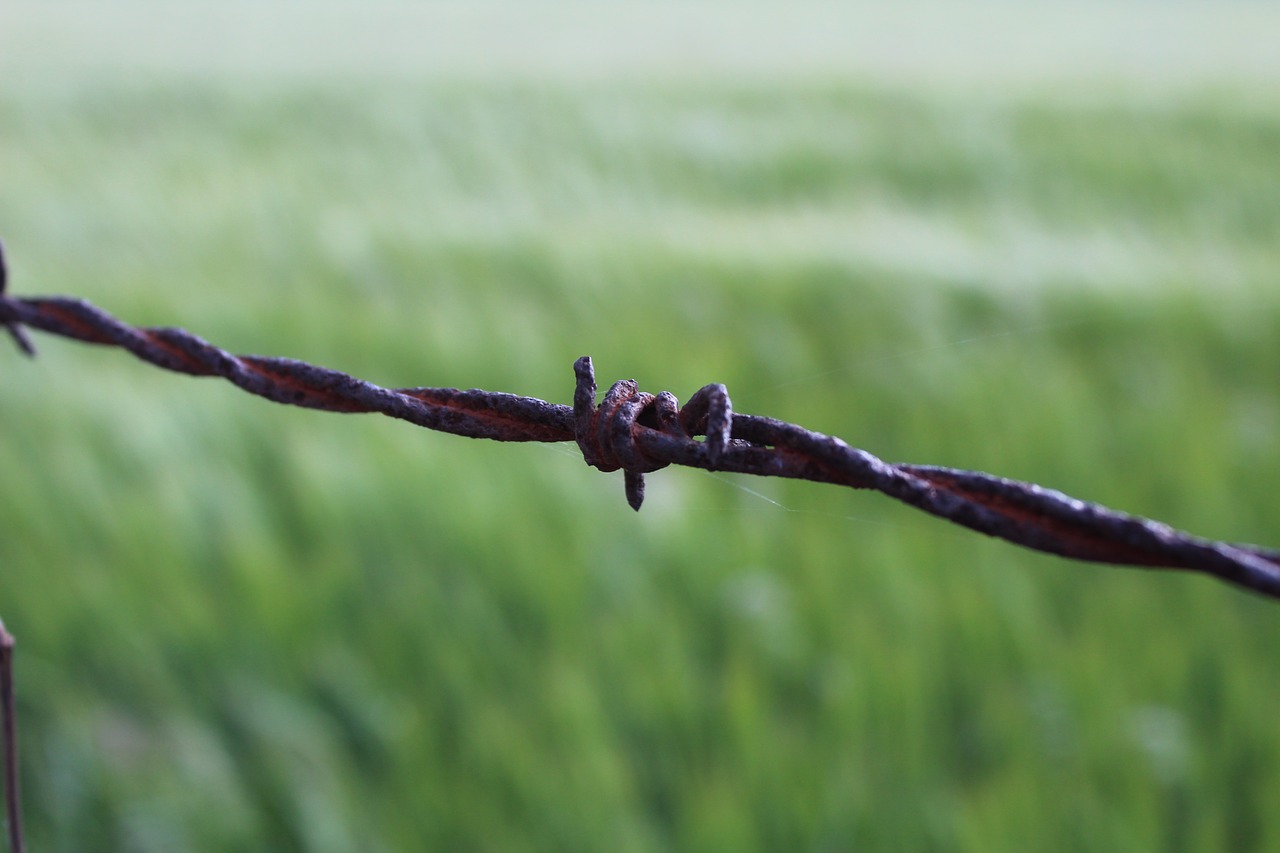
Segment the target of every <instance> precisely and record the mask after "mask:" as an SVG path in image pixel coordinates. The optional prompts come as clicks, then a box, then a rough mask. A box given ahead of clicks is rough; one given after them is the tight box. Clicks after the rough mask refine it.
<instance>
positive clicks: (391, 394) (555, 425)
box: [0, 262, 1280, 598]
mask: <svg viewBox="0 0 1280 853" xmlns="http://www.w3.org/2000/svg"><path fill="white" fill-rule="evenodd" d="M0 263H2V262H0ZM2 269H3V268H2V267H0V324H2V325H4V326H5V328H6V329H7V330H8V332H9V334H10V335H11V336H12V337H13V338H14V340H15V342H16V343H17V344H18V346H19V347H20V348H21V349H22V350H23V351H24V352H26V353H28V354H34V348H33V347H32V345H31V342H30V341H29V340H28V339H27V337H26V335H25V334H24V331H23V329H24V327H29V328H32V329H39V330H41V331H45V332H49V333H51V334H54V335H60V336H62V337H67V338H73V339H76V340H80V341H85V342H88V343H94V344H104V345H108V346H116V347H120V348H122V349H126V350H128V351H129V352H131V353H133V354H134V355H135V356H137V357H138V358H140V359H142V360H143V361H147V362H150V363H151V364H154V365H156V366H158V367H162V368H164V369H166V370H172V371H176V372H179V373H187V374H191V375H195V376H220V377H222V378H224V379H226V380H227V381H229V382H231V383H233V384H235V385H236V386H238V387H240V388H242V389H244V390H245V391H248V392H250V393H251V394H256V395H258V396H260V397H265V398H267V399H268V400H272V401H274V402H277V403H285V404H288V405H294V406H303V407H306V408H312V409H324V410H327V411H333V412H347V413H351V412H378V413H381V414H384V415H387V416H389V417H393V418H400V419H401V420H406V421H409V422H410V423H414V424H417V425H418V426H423V427H426V428H428V429H433V430H438V431H441V432H448V433H453V434H455V435H462V436H468V437H471V438H488V439H493V440H495V441H539V442H567V441H573V442H576V443H577V445H578V447H579V448H580V450H581V452H582V455H583V458H584V460H585V461H586V462H587V464H589V465H591V466H594V467H595V468H598V469H600V470H601V471H615V470H618V469H621V470H622V471H623V474H624V482H625V488H626V496H627V500H628V502H629V503H630V505H631V506H632V507H633V508H635V509H637V510H638V509H639V508H640V506H641V503H642V502H643V500H644V475H645V474H647V473H650V472H653V471H657V470H659V469H661V468H665V467H666V466H668V465H685V466H689V467H694V468H703V469H706V470H709V471H732V472H738V473H743V474H755V475H759V476H766V477H787V478H793V479H801V480H811V481H814V482H820V483H832V484H835V485H841V486H849V487H851V488H855V489H875V490H877V491H879V492H881V493H883V494H885V495H888V496H889V497H892V498H895V499H897V500H899V501H902V502H903V503H906V504H909V505H911V506H914V507H916V508H917V509H920V510H923V511H925V512H928V513H931V514H933V515H936V516H938V517H940V518H945V519H947V520H948V521H951V522H954V523H955V524H959V525H962V526H964V527H968V528H970V529H972V530H976V531H978V532H981V533H985V534H987V535H989V536H995V537H999V538H1001V539H1005V540H1008V541H1010V542H1013V543H1016V544H1019V545H1023V546H1025V547H1028V548H1032V549H1035V550H1038V551H1044V552H1047V553H1050V554H1057V555H1060V556H1063V557H1069V558H1072V559H1076V560H1086V561H1090V562H1097V563H1111V564H1119V565H1130V566H1138V567H1143V568H1152V569H1181V570H1188V571H1197V572H1203V573H1205V574H1209V575H1213V576H1214V577H1217V578H1219V579H1220V580H1223V581H1226V582H1228V583H1232V584H1235V585H1237V586H1241V587H1244V588H1246V589H1250V590H1253V591H1254V592H1257V593H1260V594H1262V595H1265V596H1269V597H1272V598H1280V551H1275V550H1271V549H1266V548H1261V547H1258V546H1255V545H1236V544H1229V543H1225V542H1215V541H1211V540H1208V539H1202V538H1199V537H1196V536H1192V535H1190V534H1188V533H1184V532H1182V531H1179V530H1175V529H1174V528H1172V527H1170V526H1168V525H1165V524H1162V523H1160V522H1156V521H1151V520H1149V519H1145V518H1140V517H1136V516H1131V515H1128V514H1125V513H1121V512H1117V511H1115V510H1111V509H1108V508H1106V507H1103V506H1100V505H1098V504H1093V503H1088V502H1086V501H1081V500H1077V499H1075V498H1071V497H1068V496H1066V495H1064V494H1062V493H1060V492H1057V491H1054V490H1051V489H1046V488H1042V487H1040V486H1037V485H1033V484H1030V483H1023V482H1018V481H1014V480H1006V479H1003V478H1001V477H996V476H993V475H990V474H984V473H980V472H976V471H962V470H955V469H950V468H941V467H936V466H930V465H911V464H891V463H888V462H885V461H883V460H881V459H879V458H877V457H875V456H873V455H872V454H870V453H868V452H866V451H865V450H859V449H857V448H854V447H851V446H849V445H848V444H846V443H845V442H844V441H841V440H840V439H838V438H835V437H832V436H828V435H823V434H822V433H818V432H812V431H810V430H807V429H804V428H802V427H799V426H796V425H795V424H790V423H785V422H783V421H778V420H774V419H773V418H767V417H760V416H755V415H744V414H738V413H736V412H734V411H733V409H732V405H731V403H730V400H729V394H728V392H727V390H726V389H725V387H724V386H723V385H707V386H706V387H704V388H702V389H701V390H700V391H698V392H697V393H696V394H694V395H693V397H692V398H691V399H690V400H689V401H688V402H687V403H686V404H685V405H684V406H683V407H682V406H680V405H679V403H678V401H677V400H676V398H675V397H674V396H673V395H671V394H669V393H667V392H665V391H664V392H662V393H660V394H656V395H655V394H650V393H647V392H644V391H640V390H639V389H638V387H637V385H636V383H635V382H634V381H633V380H623V381H621V382H616V383H614V384H613V386H612V387H610V388H609V390H608V391H607V392H606V393H605V395H604V397H603V399H602V400H601V401H600V403H599V404H598V405H597V404H596V383H595V373H594V369H593V366H592V363H591V359H590V358H588V357H585V356H584V357H582V358H580V359H578V361H577V362H576V363H575V364H574V372H575V376H576V380H577V381H576V387H575V391H574V395H573V405H572V406H565V405H558V404H554V403H548V402H546V401H544V400H538V399H535V398H532V397H521V396H517V395H515V394H506V393H500V392H493V391H481V390H476V389H472V390H466V391H462V390H458V389H456V388H425V387H424V388H397V389H387V388H381V387H379V386H377V385H373V384H371V383H368V382H365V381H363V380H361V379H357V378H355V377H353V376H349V375H347V374H345V373H342V372H340V371H337V370H330V369H328V368H324V367H317V366H315V365H312V364H307V363H305V362H301V361H295V360H293V359H287V358H274V357H265V356H255V355H249V356H236V355H232V354H230V353H228V352H225V351H223V350H221V349H219V348H217V347H215V346H213V345H212V344H210V343H208V342H206V341H204V340H202V339H201V338H199V337H197V336H195V335H193V334H191V333H190V332H187V331H184V330H182V329H177V328H146V327H133V326H129V325H127V324H125V323H123V322H121V321H120V320H117V319H116V318H115V317H113V316H111V315H110V314H108V313H107V312H105V311H103V310H102V309H100V308H98V307H96V306H94V305H92V304H90V303H88V302H86V301H83V300H79V299H70V298H62V297H49V298H14V297H9V296H7V295H5V294H4V292H3V289H2V288H3V283H4V281H3V277H2V276H3V272H2ZM698 436H706V440H705V441H698V440H696V439H697V437H698Z"/></svg>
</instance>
